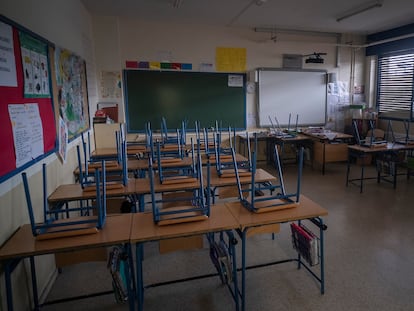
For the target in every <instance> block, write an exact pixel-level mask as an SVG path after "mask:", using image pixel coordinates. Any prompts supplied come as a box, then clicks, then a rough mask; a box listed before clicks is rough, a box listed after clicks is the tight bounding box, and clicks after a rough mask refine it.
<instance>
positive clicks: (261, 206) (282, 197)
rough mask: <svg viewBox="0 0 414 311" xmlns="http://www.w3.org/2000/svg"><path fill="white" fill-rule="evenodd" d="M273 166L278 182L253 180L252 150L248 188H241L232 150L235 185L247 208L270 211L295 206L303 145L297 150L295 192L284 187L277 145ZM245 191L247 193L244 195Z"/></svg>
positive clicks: (254, 169) (300, 173)
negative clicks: (265, 191)
mask: <svg viewBox="0 0 414 311" xmlns="http://www.w3.org/2000/svg"><path fill="white" fill-rule="evenodd" d="M274 153H275V155H274V157H275V166H276V170H277V172H278V180H279V184H277V185H274V184H259V185H258V184H257V183H256V181H255V172H256V152H253V160H252V173H251V182H250V187H249V188H248V189H242V186H241V182H240V177H241V175H240V173H239V168H238V166H237V164H236V155H235V152H234V150H233V151H232V155H233V162H234V170H235V174H236V179H237V187H238V191H239V200H240V202H241V203H242V204H243V206H244V207H246V208H247V209H248V210H250V211H252V212H254V213H262V212H270V211H275V210H280V209H285V208H292V207H296V206H297V205H298V203H299V198H300V187H301V177H302V168H303V147H302V148H301V149H300V151H299V163H298V174H297V187H296V192H293V193H287V192H286V189H285V184H284V179H283V172H282V166H281V162H280V157H279V152H278V148H277V146H275V147H274ZM264 190H268V191H269V192H270V194H269V195H265V194H264V192H263V191H264ZM246 193H247V195H246Z"/></svg>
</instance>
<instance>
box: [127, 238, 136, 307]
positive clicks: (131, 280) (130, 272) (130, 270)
mask: <svg viewBox="0 0 414 311" xmlns="http://www.w3.org/2000/svg"><path fill="white" fill-rule="evenodd" d="M124 250H125V252H126V254H127V262H128V264H127V265H126V266H125V269H126V271H124V272H125V273H124V274H125V276H126V283H127V290H128V303H129V310H130V311H134V310H135V287H136V285H135V277H134V259H133V257H132V251H131V244H129V243H128V244H125V245H124Z"/></svg>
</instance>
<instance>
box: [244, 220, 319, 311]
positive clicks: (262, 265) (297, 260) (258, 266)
mask: <svg viewBox="0 0 414 311" xmlns="http://www.w3.org/2000/svg"><path fill="white" fill-rule="evenodd" d="M308 220H309V221H311V222H312V223H313V224H314V225H316V226H317V227H318V228H319V239H320V252H319V256H320V263H319V265H320V272H319V273H320V275H319V276H318V275H317V274H316V273H315V272H314V271H312V269H311V268H310V266H309V265H308V264H307V263H306V262H305V261H303V260H302V258H301V255H300V254H299V253H298V256H297V258H290V259H285V260H279V261H274V262H269V263H263V264H258V265H254V266H246V244H247V232H248V230H249V228H250V227H246V228H244V229H243V230H237V232H238V234H239V236H240V237H241V239H242V267H241V272H242V276H241V282H242V288H241V294H240V295H241V310H242V311H245V310H246V270H250V269H255V268H261V267H267V266H272V265H277V264H282V263H287V262H297V268H298V270H299V269H300V268H301V267H304V268H305V269H306V270H307V271H308V272H309V273H310V274H311V275H312V276H313V277H314V278H315V279H316V280H317V281H318V282H319V283H320V292H321V294H324V293H325V253H324V233H323V232H324V231H325V230H326V229H327V226H326V225H325V224H324V223H323V220H322V218H321V217H315V218H310V219H308ZM300 221H301V220H300ZM300 221H299V222H300Z"/></svg>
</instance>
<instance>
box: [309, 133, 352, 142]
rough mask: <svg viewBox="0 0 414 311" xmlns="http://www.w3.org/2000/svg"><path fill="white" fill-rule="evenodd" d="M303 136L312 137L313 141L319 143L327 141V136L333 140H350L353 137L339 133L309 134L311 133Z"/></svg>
mask: <svg viewBox="0 0 414 311" xmlns="http://www.w3.org/2000/svg"><path fill="white" fill-rule="evenodd" d="M303 134H304V135H307V136H309V137H312V138H314V139H318V140H321V141H329V140H330V139H329V136H330V135H332V137H333V139H331V140H335V139H352V138H354V136H352V135H350V134H345V133H340V132H333V131H331V132H321V133H311V132H303Z"/></svg>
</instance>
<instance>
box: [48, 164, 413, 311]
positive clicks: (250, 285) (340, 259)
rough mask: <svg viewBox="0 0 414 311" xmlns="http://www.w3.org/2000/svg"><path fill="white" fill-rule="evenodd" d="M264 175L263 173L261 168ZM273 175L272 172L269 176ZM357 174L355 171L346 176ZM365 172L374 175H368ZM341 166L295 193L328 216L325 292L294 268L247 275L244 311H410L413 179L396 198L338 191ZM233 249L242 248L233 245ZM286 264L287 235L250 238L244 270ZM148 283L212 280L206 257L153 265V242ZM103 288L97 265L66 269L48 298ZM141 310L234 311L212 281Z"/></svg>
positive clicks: (310, 172) (392, 192)
mask: <svg viewBox="0 0 414 311" xmlns="http://www.w3.org/2000/svg"><path fill="white" fill-rule="evenodd" d="M267 168H268V169H269V170H272V168H271V167H267ZM272 172H273V173H275V172H274V171H272ZM351 173H352V174H357V172H356V171H355V170H353V171H352V172H351ZM368 173H370V174H375V170H374V168H373V167H371V168H369V170H368ZM345 174H346V165H345V164H344V163H338V164H328V165H327V167H326V173H325V175H322V174H321V172H320V171H319V170H317V169H316V168H315V169H312V168H311V167H309V166H306V167H305V169H304V174H303V179H302V193H303V194H305V195H306V196H308V197H309V198H311V199H312V200H314V201H316V202H317V203H319V204H320V205H321V206H323V207H324V208H326V209H327V210H328V211H329V215H328V216H327V217H325V219H324V220H325V222H326V224H327V225H328V230H327V231H326V235H325V238H326V239H325V250H326V253H325V259H326V266H325V267H326V292H325V294H324V295H321V294H320V292H319V288H318V284H317V283H316V282H315V281H314V279H312V278H311V277H310V275H309V274H308V273H307V272H306V271H305V270H304V269H302V270H299V271H298V270H297V269H296V266H295V264H294V263H285V264H282V265H278V266H270V267H265V268H260V269H254V270H249V271H248V272H247V297H246V310H252V311H257V310H260V311H274V310H292V311H293V310H295V311H296V310H297V311H306V310H309V311H311V310H312V311H313V310H344V311H350V310H363V311H367V310H376V311H378V310H384V311H392V310H399V311H402V310H404V311H405V310H407V311H408V310H414V298H413V297H414V296H413V294H414V291H413V290H414V268H413V263H414V260H413V258H414V226H413V223H414V204H413V202H414V177H412V178H411V179H410V180H407V179H406V177H405V176H399V177H398V185H397V189H393V187H392V185H391V184H389V183H385V182H381V183H380V184H377V182H376V181H375V180H369V181H367V182H366V183H365V185H364V192H363V193H360V192H359V188H358V187H356V186H354V185H350V186H348V187H346V186H345ZM295 177H296V175H295V165H287V166H285V179H286V187H287V191H288V192H289V191H294V187H296V182H295ZM239 246H240V243H239ZM293 255H294V251H293V249H292V245H291V240H290V234H289V226H288V224H283V225H282V229H281V232H280V234H278V235H276V238H275V239H274V240H273V239H272V237H271V235H269V234H265V235H257V236H254V237H252V238H250V240H249V243H248V250H247V259H248V264H255V263H261V262H268V261H271V260H277V259H283V258H286V257H291V256H293ZM144 272H145V276H144V279H145V280H146V283H147V284H150V283H154V282H160V281H166V280H171V279H176V278H181V277H186V276H192V275H197V274H200V273H201V274H202V273H209V272H214V269H213V266H212V264H211V262H210V260H209V255H208V249H207V248H204V249H202V250H191V251H185V252H177V253H170V254H166V255H162V256H160V255H159V254H158V248H157V245H156V244H155V243H149V244H146V246H145V262H144ZM110 289H111V282H110V277H109V273H108V271H107V270H106V265H105V263H88V264H81V265H78V266H73V267H68V268H65V269H64V270H63V272H62V273H61V274H60V275H59V276H58V278H57V281H56V282H55V284H54V286H53V288H52V290H51V292H50V294H49V297H48V299H51V300H53V299H57V298H60V297H66V296H68V293H70V295H80V294H85V293H88V292H97V291H105V290H110ZM144 307H145V310H146V311H152V310H154V311H155V310H203V311H204V310H205V311H207V310H208V311H210V310H212V311H214V310H217V311H218V310H223V311H224V310H226V311H227V310H234V303H233V301H232V298H231V296H230V294H229V292H228V291H227V288H226V287H224V286H223V285H221V283H220V280H219V279H218V277H217V278H216V277H214V278H207V279H201V280H197V281H191V282H185V283H179V284H175V285H167V286H162V287H156V288H149V289H147V290H146V292H145V303H144ZM75 309H76V310H127V309H128V307H127V305H118V304H116V302H115V299H114V296H113V295H112V294H110V295H104V296H99V297H93V298H88V299H83V300H78V301H76V302H66V303H64V304H53V305H49V306H46V307H45V308H44V309H43V310H75Z"/></svg>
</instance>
